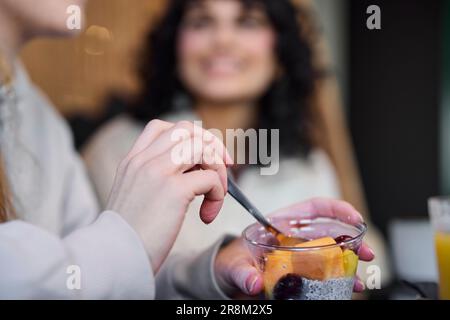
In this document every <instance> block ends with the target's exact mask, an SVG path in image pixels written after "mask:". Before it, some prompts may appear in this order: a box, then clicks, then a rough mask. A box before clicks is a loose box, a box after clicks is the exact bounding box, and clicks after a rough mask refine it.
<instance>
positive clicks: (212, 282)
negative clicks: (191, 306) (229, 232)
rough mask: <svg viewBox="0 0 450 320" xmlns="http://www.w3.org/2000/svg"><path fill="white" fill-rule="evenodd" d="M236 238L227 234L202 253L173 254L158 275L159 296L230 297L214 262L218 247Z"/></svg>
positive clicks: (191, 297)
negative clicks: (216, 274)
mask: <svg viewBox="0 0 450 320" xmlns="http://www.w3.org/2000/svg"><path fill="white" fill-rule="evenodd" d="M233 239H234V237H231V236H224V237H223V238H221V239H220V240H219V241H217V242H216V243H215V244H214V245H212V246H211V247H210V248H209V249H207V250H205V251H204V252H201V253H199V254H194V255H192V254H186V255H184V254H177V255H172V256H170V257H169V258H168V259H167V260H166V262H165V263H164V265H163V266H162V268H161V270H160V272H159V273H158V275H157V277H156V292H157V295H156V298H157V299H171V300H180V299H199V300H227V299H229V297H228V295H227V293H226V292H224V291H223V290H222V289H221V288H220V287H219V285H218V283H217V281H216V278H215V274H214V261H215V259H216V256H217V253H218V252H219V250H220V249H221V248H222V247H224V246H226V245H227V244H228V243H230V242H231V241H232V240H233Z"/></svg>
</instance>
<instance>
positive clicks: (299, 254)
mask: <svg viewBox="0 0 450 320" xmlns="http://www.w3.org/2000/svg"><path fill="white" fill-rule="evenodd" d="M350 239H352V238H351V237H349V236H340V237H338V238H335V239H333V238H331V237H323V238H319V239H315V240H311V241H306V242H301V243H297V244H294V245H293V246H292V244H293V240H292V239H286V243H283V242H281V244H280V245H281V246H286V244H288V245H289V246H292V247H295V248H311V250H304V251H293V250H289V251H287V250H274V251H272V252H270V253H268V254H267V255H266V257H265V266H264V285H265V292H266V296H267V297H268V298H269V299H276V300H316V299H321V300H324V299H325V300H326V299H333V300H336V299H337V300H344V299H351V295H352V291H353V283H354V276H355V273H356V268H357V265H358V256H357V254H356V253H355V252H354V251H353V250H352V249H351V248H347V247H346V246H345V245H344V242H345V241H347V240H350ZM336 244H338V245H337V246H336ZM341 244H342V245H341ZM328 245H331V246H330V247H323V246H328ZM333 245H335V246H333Z"/></svg>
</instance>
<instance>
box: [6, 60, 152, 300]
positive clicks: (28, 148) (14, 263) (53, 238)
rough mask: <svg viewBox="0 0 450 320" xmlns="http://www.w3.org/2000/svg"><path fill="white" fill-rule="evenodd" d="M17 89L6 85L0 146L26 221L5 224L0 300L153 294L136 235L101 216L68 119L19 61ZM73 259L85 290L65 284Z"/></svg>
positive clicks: (108, 216)
mask: <svg viewBox="0 0 450 320" xmlns="http://www.w3.org/2000/svg"><path fill="white" fill-rule="evenodd" d="M13 88H14V91H15V96H16V98H14V97H12V96H9V95H7V94H6V88H5V87H0V89H1V90H0V128H1V129H2V130H1V131H0V142H1V144H0V147H1V154H2V157H3V158H4V162H5V166H6V171H7V172H6V173H7V176H8V177H9V180H10V182H11V187H12V190H13V192H14V195H16V197H15V198H14V205H15V208H17V211H18V213H19V218H20V219H21V220H22V221H12V222H8V223H4V224H0V299H36V298H41V299H49V298H58V299H73V298H83V299H103V298H109V299H119V298H148V299H151V298H153V297H154V296H155V282H154V277H153V272H152V269H151V266H150V261H149V259H148V257H147V254H146V252H145V250H144V247H143V245H142V243H141V241H140V239H139V237H138V235H137V234H136V233H135V232H134V230H133V229H132V228H131V227H130V226H129V225H128V224H127V223H126V222H125V221H124V220H123V219H122V218H121V217H120V216H119V215H118V214H117V213H114V212H103V213H102V214H101V215H100V216H99V217H98V219H97V216H98V213H99V210H98V206H97V203H96V200H95V197H94V196H93V193H92V190H91V187H90V185H89V183H88V180H87V178H86V174H85V171H84V168H83V165H82V163H81V161H80V159H79V157H78V156H77V155H76V153H75V152H74V150H73V148H72V138H71V135H70V131H69V129H68V128H67V126H66V124H65V123H64V121H63V120H62V119H61V118H60V116H59V115H58V114H56V112H54V111H53V110H52V108H51V107H50V103H49V102H48V101H47V100H46V99H45V98H44V97H43V96H42V95H41V94H40V93H39V92H38V91H37V90H36V88H34V87H33V86H32V85H31V84H30V82H29V80H28V78H27V76H26V74H25V72H24V71H23V70H22V68H21V67H20V66H18V67H17V72H16V79H15V82H14V84H13ZM14 101H16V102H14ZM94 221H95V222H94ZM72 265H76V266H78V267H80V269H79V270H80V271H81V278H80V279H81V290H69V288H73V286H72V287H71V286H69V287H68V286H67V284H66V282H67V281H68V280H69V282H70V279H69V277H70V276H71V275H75V273H70V274H68V273H67V272H68V271H69V272H73V269H72V271H71V269H70V268H69V267H70V266H72ZM72 280H73V278H72ZM75 283H76V282H75Z"/></svg>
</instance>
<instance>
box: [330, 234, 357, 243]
mask: <svg viewBox="0 0 450 320" xmlns="http://www.w3.org/2000/svg"><path fill="white" fill-rule="evenodd" d="M352 239H353V238H352V237H350V236H347V235H342V236H339V237H336V238H334V241H336V243H337V244H340V243H342V242H344V241H348V240H352Z"/></svg>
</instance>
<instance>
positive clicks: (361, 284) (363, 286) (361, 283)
mask: <svg viewBox="0 0 450 320" xmlns="http://www.w3.org/2000/svg"><path fill="white" fill-rule="evenodd" d="M357 282H358V289H359V290H360V291H364V289H365V288H366V287H365V285H364V282H362V281H361V280H358V281H357Z"/></svg>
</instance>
